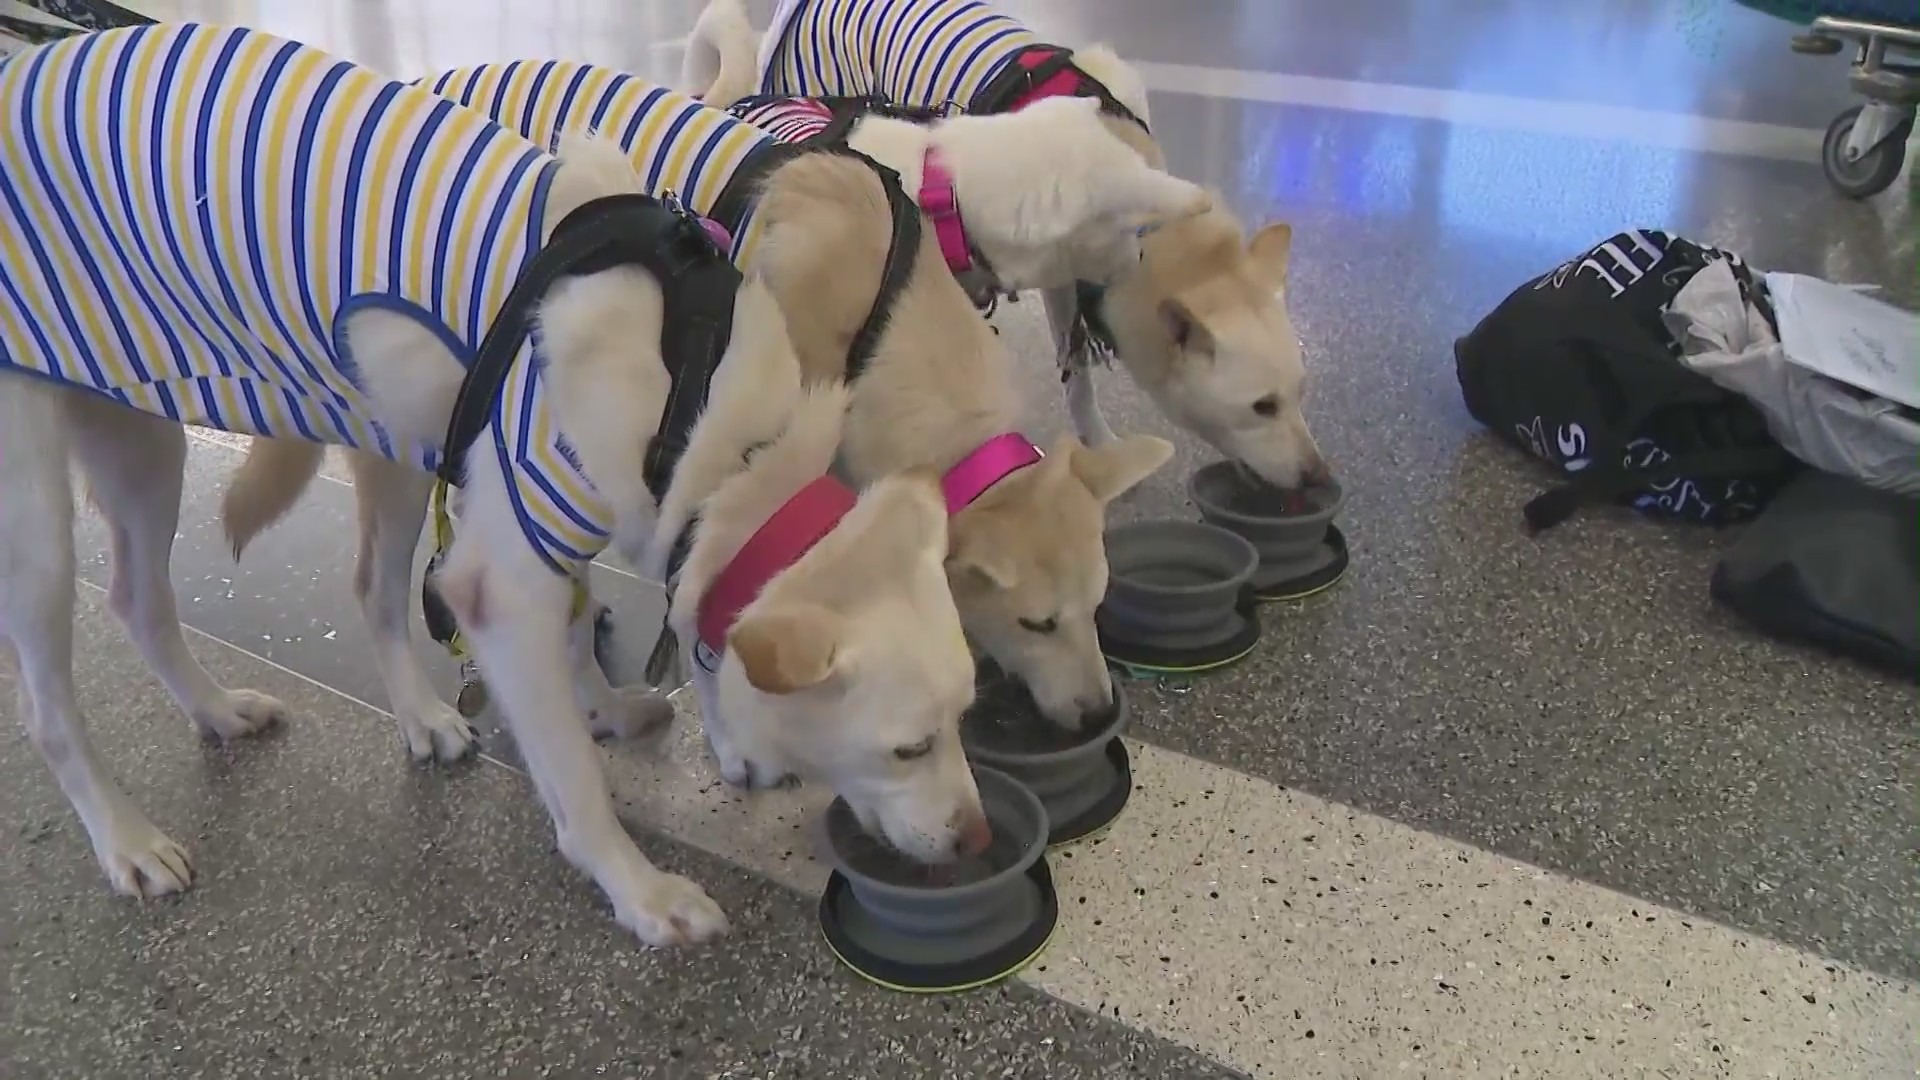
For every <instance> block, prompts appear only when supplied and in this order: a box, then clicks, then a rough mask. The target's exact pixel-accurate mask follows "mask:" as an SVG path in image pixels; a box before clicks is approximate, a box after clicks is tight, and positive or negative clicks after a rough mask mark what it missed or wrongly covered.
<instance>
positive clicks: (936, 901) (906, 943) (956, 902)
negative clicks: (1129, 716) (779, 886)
mask: <svg viewBox="0 0 1920 1080" xmlns="http://www.w3.org/2000/svg"><path fill="white" fill-rule="evenodd" d="M973 777H974V783H975V784H976V785H977V786H978V787H979V789H980V805H981V807H982V809H984V810H985V811H986V814H987V821H988V823H989V824H990V825H991V826H992V828H993V844H992V846H991V847H989V848H988V850H987V853H986V854H985V855H983V856H968V857H965V858H963V859H961V860H960V861H959V862H958V863H956V864H953V865H951V866H947V867H926V866H922V865H919V864H916V863H914V862H913V861H912V860H910V859H908V858H906V857H905V856H903V855H900V854H898V853H896V852H894V851H892V849H891V848H889V847H887V846H886V845H885V844H884V843H882V842H880V841H877V840H875V839H874V838H873V837H871V836H870V835H869V834H868V833H867V832H866V830H864V829H863V828H862V827H861V825H860V822H859V819H858V818H857V817H856V816H855V815H854V813H853V810H852V808H851V807H849V806H848V805H847V804H846V802H845V800H841V799H835V800H834V802H833V804H832V805H831V806H829V807H828V808H827V813H826V817H825V819H824V822H823V825H824V828H823V833H824V836H823V840H824V843H822V844H821V849H822V856H823V858H824V859H825V860H826V862H827V863H828V864H829V865H830V866H832V867H833V869H834V874H833V877H832V878H831V879H830V880H829V881H828V884H827V891H826V894H825V895H823V896H822V897H821V902H820V920H821V926H822V929H823V930H824V931H825V932H826V936H827V943H828V945H829V946H830V947H831V948H832V949H833V951H834V954H835V955H836V956H838V957H839V958H840V959H841V961H842V962H843V963H845V964H846V965H847V966H848V967H850V968H852V969H853V970H854V971H855V972H857V973H859V974H860V975H862V976H864V977H865V978H867V979H869V980H871V981H873V982H876V983H879V984H880V985H882V986H886V987H890V988H892V989H897V990H907V991H914V992H922V993H930V992H941V991H952V990H963V989H969V988H971V987H975V986H983V985H986V984H988V983H992V982H996V981H998V980H1000V979H1003V978H1006V977H1007V976H1009V975H1012V974H1014V973H1015V972H1017V971H1019V970H1020V969H1021V968H1022V967H1025V966H1026V964H1027V962H1028V961H1030V960H1032V959H1033V958H1034V957H1035V956H1037V955H1038V954H1039V952H1040V950H1041V949H1043V948H1045V946H1046V943H1047V939H1048V938H1050V937H1051V936H1052V934H1053V927H1054V924H1055V922H1056V921H1057V920H1058V918H1059V899H1058V897H1056V896H1055V895H1054V892H1053V883H1052V880H1051V878H1050V877H1049V876H1048V873H1047V867H1046V862H1045V861H1044V859H1043V858H1042V856H1043V855H1044V854H1045V852H1046V848H1047V812H1046V810H1045V808H1044V807H1042V806H1041V803H1040V799H1039V797H1038V796H1036V795H1034V794H1033V793H1032V792H1030V791H1028V790H1027V789H1026V788H1025V787H1023V786H1021V785H1020V784H1019V783H1018V782H1017V781H1015V780H1014V779H1013V778H1012V777H1010V776H1008V775H1006V774H1005V773H1002V772H998V771H996V770H994V769H987V768H980V767H975V768H974V770H973Z"/></svg>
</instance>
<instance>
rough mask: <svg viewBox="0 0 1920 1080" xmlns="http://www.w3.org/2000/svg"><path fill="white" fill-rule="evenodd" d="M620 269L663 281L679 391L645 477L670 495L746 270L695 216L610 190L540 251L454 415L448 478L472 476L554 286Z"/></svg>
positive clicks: (658, 494)
mask: <svg viewBox="0 0 1920 1080" xmlns="http://www.w3.org/2000/svg"><path fill="white" fill-rule="evenodd" d="M617 266H637V267H640V268H642V269H644V270H646V271H647V272H648V273H649V274H651V275H652V276H653V279H654V281H655V282H656V283H658V285H659V286H660V293H661V299H662V302H663V310H664V317H663V318H662V319H661V322H660V356H661V359H662V360H663V361H664V362H665V363H666V366H667V377H668V379H669V380H670V381H671V383H672V389H671V390H669V391H668V393H667V404H666V407H665V409H663V410H662V411H661V414H660V426H659V428H658V429H657V430H656V431H655V432H654V434H653V437H652V438H651V439H650V440H649V441H648V443H647V457H646V463H645V478H646V484H647V490H648V491H650V492H652V493H653V496H654V498H656V499H659V498H664V497H665V495H666V491H667V485H668V484H669V483H670V482H671V481H672V479H673V471H674V468H675V467H676V466H678V465H679V463H680V458H681V456H682V455H684V454H685V453H686V452H687V440H688V437H689V436H690V435H691V434H692V432H693V425H694V421H696V420H698V419H699V418H700V413H701V411H702V410H703V409H705V408H706V404H707V387H708V385H709V384H710V383H712V382H713V373H714V371H715V370H716V369H718V368H719V366H720V360H721V358H722V357H724V356H725V355H726V351H727V341H728V339H729V338H730V337H731V335H732V332H733V299H734V294H735V293H736V292H738V291H739V288H740V271H739V270H737V269H735V268H734V266H733V264H732V263H731V262H728V261H727V257H726V255H725V254H724V253H723V252H721V251H720V249H719V248H717V247H715V246H714V243H713V240H712V239H711V238H710V237H709V236H708V235H707V232H706V230H705V229H702V228H701V227H700V223H699V222H698V220H696V219H695V218H694V217H693V215H692V214H690V213H688V212H687V211H686V210H684V209H682V208H681V207H679V206H678V205H677V204H675V203H669V202H664V201H662V200H660V199H655V198H652V197H651V196H647V195H610V196H607V197H605V198H600V199H595V200H593V201H592V202H589V203H586V204H585V205H583V206H581V207H580V208H578V209H576V210H574V211H573V212H572V213H570V214H568V215H567V216H566V217H565V218H563V219H562V220H561V222H560V224H559V225H558V226H556V227H555V228H554V230H553V235H552V236H551V237H549V238H548V240H547V243H546V245H545V246H544V247H542V248H541V249H540V251H539V252H538V253H537V254H535V255H534V257H533V260H532V263H531V264H530V265H529V266H528V267H527V269H526V271H525V272H524V273H522V274H521V275H520V280H519V281H517V282H515V283H514V286H513V291H512V292H511V293H509V294H507V301H506V304H505V305H504V306H502V307H501V309H500V313H499V314H498V315H496V316H494V320H493V325H492V326H490V327H488V328H487V336H486V337H485V338H484V339H482V341H481V342H480V351H479V352H478V353H477V354H476V355H475V356H474V360H473V364H472V366H470V367H468V368H467V377H466V378H465V379H463V380H462V381H461V383H460V395H459V397H457V398H456V399H455V400H454V405H453V415H452V416H451V417H450V418H449V419H448V421H447V437H446V441H445V443H444V444H443V445H444V450H443V451H442V453H443V456H442V458H441V462H440V479H441V480H443V481H445V482H447V483H449V484H454V485H458V484H459V483H460V481H461V479H462V478H463V477H464V475H465V468H466V454H467V450H468V449H469V448H471V447H472V445H473V442H474V440H475V439H477V438H478V437H479V436H480V433H481V432H482V431H484V430H486V427H487V424H488V423H489V422H491V421H492V419H493V409H494V403H495V402H496V400H497V399H498V398H499V396H500V387H501V386H502V385H503V384H504V383H505V381H506V377H507V370H508V369H509V368H510V367H512V365H513V359H514V357H515V356H516V355H518V354H519V351H520V346H521V344H522V343H524V342H525V341H526V339H527V335H528V334H529V333H531V332H532V329H533V317H534V310H535V308H536V307H537V306H538V304H539V303H540V301H541V300H543V299H545V297H546V295H547V291H548V290H549V289H551V288H552V287H553V286H554V285H555V284H557V283H558V282H559V281H560V280H561V279H563V278H567V277H583V276H585V275H588V274H597V273H600V272H601V271H604V270H611V269H613V268H614V267H617Z"/></svg>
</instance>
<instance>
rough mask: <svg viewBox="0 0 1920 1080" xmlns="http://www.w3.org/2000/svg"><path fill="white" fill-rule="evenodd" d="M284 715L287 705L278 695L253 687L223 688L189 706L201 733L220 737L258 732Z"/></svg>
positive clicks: (283, 718) (285, 716)
mask: <svg viewBox="0 0 1920 1080" xmlns="http://www.w3.org/2000/svg"><path fill="white" fill-rule="evenodd" d="M286 719H287V707H286V706H285V705H282V704H281V703H280V699H278V698H272V697H268V696H267V695H265V694H262V693H259V692H258V691H255V690H227V691H224V692H222V694H221V696H220V697H218V698H215V699H214V700H213V701H211V702H208V703H207V704H206V705H204V706H202V707H200V708H197V709H195V710H193V725H194V726H195V727H197V728H199V729H200V731H201V732H202V733H203V734H205V735H207V736H209V737H211V738H215V739H220V740H223V741H224V740H227V739H241V738H245V737H246V736H248V735H258V734H260V733H261V732H263V731H265V730H267V729H268V728H270V727H273V726H274V725H276V724H280V723H283V722H285V721H286Z"/></svg>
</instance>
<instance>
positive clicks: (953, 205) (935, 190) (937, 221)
mask: <svg viewBox="0 0 1920 1080" xmlns="http://www.w3.org/2000/svg"><path fill="white" fill-rule="evenodd" d="M919 202H920V212H921V213H923V214H925V215H927V219H928V220H930V221H932V222H933V235H934V236H935V237H936V238H938V239H939V241H940V254H941V255H943V256H945V257H946V260H947V269H949V270H951V271H953V272H954V273H956V274H958V273H963V272H965V271H967V270H971V269H973V253H972V252H971V251H969V250H968V248H967V225H966V222H964V221H961V220H960V197H959V196H958V195H956V194H955V193H954V190H953V173H951V172H949V171H948V170H947V163H946V162H945V161H943V160H941V157H940V151H939V149H938V148H936V147H932V146H929V147H927V152H926V155H925V156H924V157H923V158H921V161H920V199H919Z"/></svg>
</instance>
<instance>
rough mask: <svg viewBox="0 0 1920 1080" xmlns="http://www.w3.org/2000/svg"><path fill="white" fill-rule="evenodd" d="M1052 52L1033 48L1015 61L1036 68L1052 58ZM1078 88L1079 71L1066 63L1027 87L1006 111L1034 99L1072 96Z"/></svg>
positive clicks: (1014, 110) (1014, 109) (1031, 101)
mask: <svg viewBox="0 0 1920 1080" xmlns="http://www.w3.org/2000/svg"><path fill="white" fill-rule="evenodd" d="M1053 57H1054V54H1053V53H1050V52H1047V51H1046V50H1044V49H1034V50H1032V51H1030V52H1024V53H1021V54H1020V55H1019V56H1018V57H1017V58H1016V59H1015V62H1016V63H1018V64H1019V65H1020V66H1021V67H1024V68H1029V69H1031V68H1036V67H1039V66H1040V65H1041V64H1044V63H1046V62H1047V61H1049V60H1051V59H1053ZM1079 90H1080V71H1079V69H1078V68H1075V67H1073V66H1072V65H1068V66H1066V67H1063V68H1061V69H1060V70H1059V71H1056V72H1054V73H1053V74H1051V75H1049V76H1047V77H1046V78H1044V79H1042V80H1040V81H1039V82H1038V83H1036V84H1034V85H1033V86H1031V87H1029V88H1028V89H1027V92H1026V93H1024V94H1021V95H1020V96H1019V97H1017V98H1015V99H1014V100H1013V102H1012V103H1011V104H1009V105H1008V106H1007V111H1008V112H1019V111H1020V110H1021V109H1024V108H1026V107H1027V106H1029V105H1031V104H1033V103H1034V102H1036V101H1040V100H1043V99H1045V98H1050V97H1072V96H1073V95H1074V94H1076V93H1078V92H1079Z"/></svg>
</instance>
